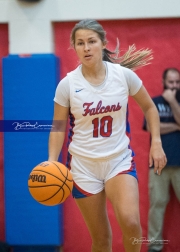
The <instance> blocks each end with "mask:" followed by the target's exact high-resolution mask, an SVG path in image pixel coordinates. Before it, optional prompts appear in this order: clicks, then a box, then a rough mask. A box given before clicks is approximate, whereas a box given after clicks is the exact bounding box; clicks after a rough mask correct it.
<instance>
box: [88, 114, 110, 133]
mask: <svg viewBox="0 0 180 252" xmlns="http://www.w3.org/2000/svg"><path fill="white" fill-rule="evenodd" d="M112 122H113V118H112V117H111V116H104V117H102V118H101V119H100V118H98V117H97V118H94V119H93V120H92V124H93V127H94V128H93V137H99V136H102V137H110V135H111V134H112Z"/></svg>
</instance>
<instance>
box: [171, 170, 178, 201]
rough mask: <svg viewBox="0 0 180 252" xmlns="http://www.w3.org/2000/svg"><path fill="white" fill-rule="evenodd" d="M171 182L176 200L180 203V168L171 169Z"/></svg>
mask: <svg viewBox="0 0 180 252" xmlns="http://www.w3.org/2000/svg"><path fill="white" fill-rule="evenodd" d="M171 171H172V173H171V182H172V186H173V189H174V192H175V194H176V197H177V199H178V200H179V202H180V167H172V168H171Z"/></svg>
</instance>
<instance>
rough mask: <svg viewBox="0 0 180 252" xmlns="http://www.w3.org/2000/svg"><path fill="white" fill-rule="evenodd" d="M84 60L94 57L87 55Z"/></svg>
mask: <svg viewBox="0 0 180 252" xmlns="http://www.w3.org/2000/svg"><path fill="white" fill-rule="evenodd" d="M84 58H85V59H91V58H92V55H90V54H87V55H85V56H84Z"/></svg>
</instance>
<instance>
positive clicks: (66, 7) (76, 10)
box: [0, 0, 180, 54]
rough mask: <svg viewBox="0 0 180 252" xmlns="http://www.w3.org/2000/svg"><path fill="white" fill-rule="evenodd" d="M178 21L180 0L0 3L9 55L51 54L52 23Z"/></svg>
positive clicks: (0, 0) (0, 20)
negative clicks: (169, 19)
mask: <svg viewBox="0 0 180 252" xmlns="http://www.w3.org/2000/svg"><path fill="white" fill-rule="evenodd" d="M172 17H178V18H179V17H180V0H171V1H167V0H41V1H40V2H37V3H25V2H22V1H19V0H0V23H9V53H10V54H31V53H53V52H54V44H53V28H52V22H53V21H72V20H81V19H84V18H95V19H101V20H102V19H104V20H107V19H140V18H141V19H142V18H172Z"/></svg>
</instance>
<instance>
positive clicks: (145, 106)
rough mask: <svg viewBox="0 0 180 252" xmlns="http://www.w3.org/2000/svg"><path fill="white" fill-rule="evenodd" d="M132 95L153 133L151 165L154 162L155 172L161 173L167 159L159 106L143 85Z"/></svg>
mask: <svg viewBox="0 0 180 252" xmlns="http://www.w3.org/2000/svg"><path fill="white" fill-rule="evenodd" d="M132 97H133V99H134V100H135V101H136V102H137V104H138V105H139V106H140V108H141V109H142V111H143V113H144V116H145V118H146V121H147V124H148V127H149V131H150V133H151V147H150V153H149V166H152V165H153V164H154V172H155V173H157V172H158V174H159V175H160V174H161V170H162V169H163V168H164V166H165V165H166V162H167V159H166V155H165V153H164V150H163V148H162V143H161V137H160V121H159V114H158V111H157V108H156V106H155V104H154V102H153V101H152V99H151V97H150V96H149V94H148V92H147V91H146V89H145V87H144V86H143V85H142V86H141V88H140V89H139V91H138V92H137V93H136V94H135V95H133V96H132Z"/></svg>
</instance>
